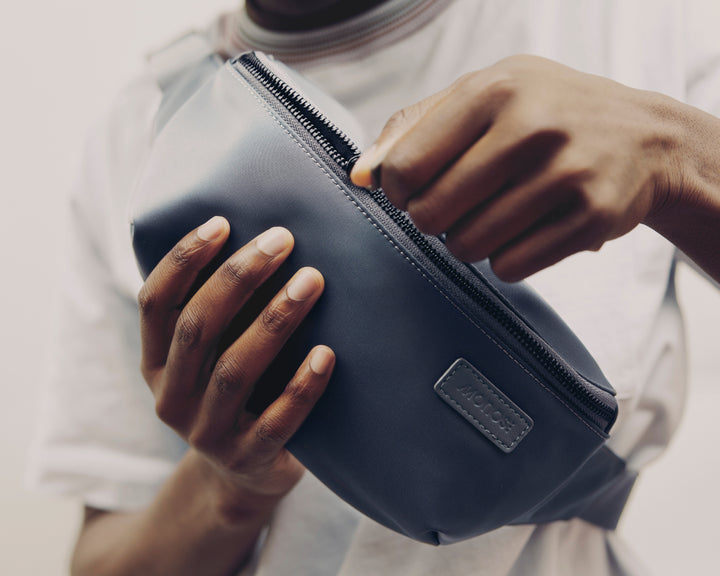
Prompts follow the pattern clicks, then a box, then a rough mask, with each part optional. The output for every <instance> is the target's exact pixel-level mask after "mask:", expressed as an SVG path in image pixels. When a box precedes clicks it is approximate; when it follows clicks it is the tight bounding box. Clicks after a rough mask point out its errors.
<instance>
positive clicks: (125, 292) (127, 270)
mask: <svg viewBox="0 0 720 576" xmlns="http://www.w3.org/2000/svg"><path fill="white" fill-rule="evenodd" d="M159 97H160V96H159V92H158V89H157V87H156V86H155V84H154V81H152V80H151V79H150V78H149V77H148V78H143V79H142V80H141V81H139V82H137V83H135V84H134V85H133V86H132V87H130V88H129V89H128V90H126V91H125V92H124V93H123V94H122V96H121V97H120V99H119V101H118V102H117V104H116V106H115V107H114V109H113V110H112V112H111V113H110V114H109V115H108V117H107V118H106V119H105V121H103V122H102V123H100V124H99V125H98V126H97V127H96V128H95V129H94V130H93V131H92V133H91V135H90V137H89V138H88V141H87V146H86V151H85V155H84V160H83V165H82V170H81V175H80V178H79V179H78V182H77V184H76V186H75V187H74V189H73V191H72V194H71V195H70V200H69V203H68V206H67V209H66V214H65V218H64V223H65V233H64V244H63V246H62V249H61V250H59V251H58V253H59V255H60V256H59V257H60V261H61V266H62V273H61V279H60V280H59V286H58V292H59V296H58V299H59V303H58V307H57V310H58V312H57V322H56V329H55V336H54V338H53V344H52V348H53V354H52V363H51V369H50V377H49V379H48V382H47V383H46V384H47V386H45V395H44V410H43V413H42V415H41V417H40V419H39V420H40V423H39V428H38V432H37V437H36V442H35V445H34V451H33V456H32V458H31V465H30V471H29V472H30V473H29V476H30V481H31V483H32V484H33V485H34V486H35V487H38V488H40V489H42V490H48V491H51V492H54V493H59V494H64V495H69V496H73V497H77V498H79V499H81V500H82V501H83V502H84V503H85V504H87V505H90V506H94V507H97V508H101V509H107V510H128V509H135V508H140V507H143V506H146V505H147V504H148V503H149V502H150V501H151V500H152V498H153V497H154V495H155V494H156V492H157V490H158V489H159V487H160V486H161V485H162V484H163V483H164V481H165V480H166V479H167V477H168V476H169V475H170V474H171V473H172V471H173V470H174V468H175V466H176V464H177V462H178V460H179V459H180V458H181V457H182V454H183V453H184V451H185V449H186V446H185V445H184V443H183V442H182V441H181V440H180V439H179V437H177V435H176V434H175V433H174V432H173V431H172V430H170V429H169V428H167V427H166V426H165V425H164V424H163V423H162V422H160V420H159V419H158V418H157V417H156V415H155V411H154V401H153V398H152V395H151V393H150V391H149V389H148V387H147V385H146V384H145V382H144V379H143V378H142V375H141V374H140V369H139V366H140V337H139V334H140V331H139V319H138V310H137V302H136V296H137V290H138V289H139V287H140V286H141V285H142V280H141V278H140V275H139V272H138V271H137V267H136V266H135V262H134V258H133V255H132V248H131V239H130V231H129V230H130V228H129V224H128V219H127V214H126V206H127V202H128V199H129V196H130V194H131V191H132V185H133V182H134V180H135V178H136V176H137V172H138V170H139V168H140V166H141V164H142V160H143V158H144V157H145V155H146V153H147V151H148V149H149V146H150V142H151V139H152V124H153V117H154V113H155V111H156V109H157V105H158V101H159Z"/></svg>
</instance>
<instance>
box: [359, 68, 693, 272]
mask: <svg viewBox="0 0 720 576" xmlns="http://www.w3.org/2000/svg"><path fill="white" fill-rule="evenodd" d="M670 100H671V99H670V98H668V97H665V96H662V95H659V94H655V93H651V92H645V91H640V90H634V89H631V88H628V87H626V86H623V85H621V84H618V83H616V82H613V81H610V80H607V79H604V78H601V77H599V76H592V75H589V74H584V73H581V72H578V71H576V70H573V69H571V68H568V67H566V66H562V65H560V64H557V63H555V62H552V61H550V60H546V59H543V58H538V57H534V56H514V57H511V58H508V59H505V60H503V61H501V62H499V63H497V64H495V65H494V66H491V67H490V68H487V69H484V70H480V71H478V72H474V73H471V74H467V75H465V76H463V77H462V78H460V79H459V80H458V81H457V82H455V83H454V84H453V85H452V86H450V87H449V88H447V89H446V90H444V91H443V92H440V93H438V94H436V95H434V96H432V97H430V98H428V99H426V100H423V101H422V102H419V103H418V104H415V105H414V106H411V107H409V108H406V109H404V110H402V111H400V112H398V113H397V114H395V115H394V116H393V117H392V118H391V119H390V120H389V121H388V123H387V124H386V125H385V128H384V129H383V132H382V133H381V135H380V136H379V138H378V140H377V141H376V142H375V144H374V145H373V146H372V147H371V148H370V149H368V150H367V151H366V153H365V154H363V156H362V157H361V158H360V159H359V160H358V162H357V163H356V165H355V167H354V168H353V171H352V174H351V176H352V180H353V182H354V183H355V184H358V185H361V186H375V187H377V186H382V188H383V190H384V192H385V194H386V195H387V197H388V198H389V199H390V201H391V202H393V204H395V205H396V206H397V207H399V208H401V209H404V210H407V211H408V213H409V214H410V216H411V218H412V219H413V221H414V222H415V224H416V225H417V226H418V228H419V229H420V230H422V231H423V232H425V233H427V234H440V233H443V232H446V233H447V239H446V242H447V246H448V248H449V249H450V250H451V251H452V252H453V253H454V254H455V255H456V256H457V257H458V258H460V259H462V260H464V261H477V260H482V259H484V258H487V257H489V258H490V262H491V264H492V266H493V269H494V270H495V272H496V273H497V274H498V276H499V277H500V278H502V279H504V280H507V281H515V280H520V279H522V278H525V277H526V276H529V275H530V274H533V273H534V272H537V271H538V270H541V269H543V268H546V267H548V266H550V265H552V264H554V263H555V262H558V261H559V260H561V259H563V258H565V257H566V256H569V255H571V254H573V253H575V252H579V251H582V250H598V249H599V248H600V247H601V246H602V245H603V243H604V242H605V241H607V240H610V239H613V238H616V237H618V236H621V235H623V234H625V233H627V232H629V231H630V230H631V229H632V228H634V227H635V226H636V225H637V224H638V223H640V222H642V221H643V219H645V218H646V217H647V216H648V215H649V214H650V213H651V212H653V211H654V210H655V209H658V208H660V207H661V206H662V204H663V202H664V201H665V200H666V198H667V196H668V195H669V194H670V193H671V188H672V184H673V182H675V181H677V180H678V178H679V169H678V165H679V163H678V161H677V156H678V154H677V149H678V142H679V141H680V138H679V137H678V135H677V131H678V128H677V127H676V126H677V125H676V123H673V121H672V117H671V111H672V109H673V107H672V105H671V104H670ZM673 102H674V101H673Z"/></svg>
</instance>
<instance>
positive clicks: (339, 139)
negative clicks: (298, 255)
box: [237, 53, 615, 428]
mask: <svg viewBox="0 0 720 576" xmlns="http://www.w3.org/2000/svg"><path fill="white" fill-rule="evenodd" d="M237 61H238V62H240V63H241V64H242V66H243V67H244V68H245V69H246V70H247V71H248V72H249V73H250V74H251V75H252V76H253V78H255V79H256V80H257V81H258V82H260V83H261V84H262V85H263V86H264V87H265V88H266V89H267V90H268V91H269V92H270V94H272V95H273V96H274V97H275V98H276V99H277V100H278V102H280V103H281V104H282V105H283V107H284V108H285V109H286V110H287V111H288V112H289V113H290V114H291V115H292V116H293V117H294V118H295V119H296V120H297V121H298V122H299V123H300V124H301V125H302V126H303V128H305V129H306V130H307V131H308V133H309V134H310V135H311V136H312V137H313V138H314V139H315V141H316V142H317V143H318V144H319V145H320V146H321V147H322V148H323V150H325V152H326V153H327V154H328V155H329V156H330V157H331V158H332V159H333V161H335V162H336V163H337V164H338V165H339V166H340V167H341V168H342V169H343V170H345V171H346V172H349V170H350V169H351V168H352V166H353V164H354V163H355V161H356V160H357V159H358V158H359V156H360V149H359V148H358V147H357V146H356V145H355V144H354V142H352V140H350V138H349V137H348V136H347V135H346V134H344V133H343V132H342V131H341V130H340V129H338V128H337V126H335V125H334V124H333V123H332V122H331V121H330V120H328V118H327V117H326V116H325V115H324V114H322V113H321V112H320V111H319V110H318V109H317V108H315V106H313V105H312V104H311V103H310V102H308V100H307V99H306V98H305V97H303V96H302V94H300V93H299V92H298V91H297V90H295V89H294V88H292V87H291V86H289V85H288V84H287V83H286V82H284V81H283V80H282V79H280V78H278V77H277V75H276V74H275V73H274V72H273V71H272V70H270V69H269V68H268V67H267V66H265V64H263V63H262V62H261V61H260V60H259V59H258V58H257V56H255V55H254V54H252V53H248V54H244V55H242V56H240V57H239V58H238V60H237ZM328 133H329V134H328ZM343 149H344V151H343ZM369 195H370V197H371V198H372V199H373V201H374V202H375V203H376V204H377V205H378V206H379V207H380V208H381V209H382V210H383V212H385V213H386V214H387V215H388V216H389V217H390V219H391V220H392V221H393V222H394V223H395V224H396V225H397V226H398V227H399V228H400V229H401V230H402V231H403V232H404V233H405V235H406V236H407V237H408V238H409V239H410V240H411V241H412V242H413V243H414V244H415V245H416V246H417V247H418V248H419V249H420V251H421V252H423V254H425V255H426V256H427V257H428V258H429V259H430V260H431V261H432V262H433V264H434V265H435V266H437V267H438V268H439V269H440V270H441V272H442V273H443V274H444V275H445V276H446V277H447V278H448V279H449V280H450V281H451V282H453V283H454V284H455V285H456V286H457V287H458V288H460V290H462V291H463V292H464V293H465V294H467V295H468V296H470V297H471V298H472V299H473V300H474V301H475V302H477V303H478V304H479V305H480V307H481V308H483V309H484V310H485V311H486V312H487V313H488V314H490V316H492V317H493V318H494V319H495V320H496V321H497V322H499V324H500V325H501V326H502V327H503V328H505V329H506V330H507V331H508V333H509V334H510V335H511V336H512V337H513V338H515V339H516V340H517V341H518V342H519V343H520V344H521V345H522V346H524V347H525V348H526V349H527V350H528V351H529V352H530V354H531V355H532V356H533V357H534V358H536V359H537V360H538V362H540V364H541V365H542V366H543V367H544V368H545V369H546V370H547V371H548V372H549V373H550V374H552V375H553V376H554V377H555V378H557V379H558V380H560V381H562V382H565V383H566V384H567V386H563V387H562V389H561V390H560V392H561V393H562V391H565V392H566V393H565V394H564V395H565V396H570V398H571V399H574V400H576V401H578V402H580V404H582V406H583V407H584V408H586V410H588V411H589V412H590V413H591V414H592V415H595V417H596V418H593V420H595V421H596V423H597V424H600V425H604V426H605V427H606V428H607V427H609V426H610V425H611V424H612V422H613V421H614V416H615V411H614V410H613V409H612V408H611V407H609V406H608V405H607V404H606V403H605V402H604V401H603V400H602V399H601V398H598V397H597V396H595V395H594V394H593V393H592V391H591V390H589V389H587V387H583V386H578V385H577V383H576V377H575V376H574V375H573V374H572V373H571V372H570V371H569V370H568V369H567V367H565V366H564V365H563V364H562V363H561V362H559V361H558V360H557V358H555V356H554V355H553V354H551V353H550V352H549V351H548V350H546V348H545V346H544V345H543V344H542V343H541V342H540V341H539V339H538V338H536V337H535V336H534V335H533V334H531V333H530V332H529V331H528V330H527V329H526V328H525V327H524V326H522V325H521V324H520V323H519V322H518V321H517V320H515V319H514V318H513V317H512V316H511V315H510V314H509V313H508V312H507V310H505V308H504V307H502V306H501V305H500V304H498V303H497V302H496V301H495V300H494V299H493V298H491V297H489V296H488V295H487V294H485V293H484V292H483V291H481V290H479V289H478V288H477V287H476V286H474V285H473V284H472V283H470V282H469V281H468V280H467V279H466V278H465V277H463V276H462V275H461V274H460V273H459V272H458V271H457V270H456V268H455V267H454V266H453V264H452V263H450V262H448V260H447V258H445V257H444V256H443V255H442V254H440V253H439V252H438V251H437V250H436V249H435V248H434V247H433V246H432V245H431V244H430V242H428V240H427V239H426V238H425V236H424V235H423V233H422V232H420V230H418V229H417V227H416V226H415V225H414V224H413V223H412V221H411V220H410V219H409V218H408V217H407V216H406V215H405V214H404V213H403V212H402V211H401V210H400V209H398V208H396V207H395V206H394V205H393V204H391V203H390V201H389V200H388V199H387V197H386V196H385V194H384V193H383V192H382V189H377V190H374V191H372V192H370V193H369ZM588 416H590V417H591V418H592V416H591V415H590V414H588ZM597 418H600V419H602V422H598V421H597Z"/></svg>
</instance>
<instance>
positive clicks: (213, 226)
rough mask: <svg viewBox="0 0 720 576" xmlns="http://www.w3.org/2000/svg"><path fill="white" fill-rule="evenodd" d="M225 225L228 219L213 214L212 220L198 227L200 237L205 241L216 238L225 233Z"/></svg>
mask: <svg viewBox="0 0 720 576" xmlns="http://www.w3.org/2000/svg"><path fill="white" fill-rule="evenodd" d="M225 226H227V220H225V218H223V217H222V216H213V217H212V218H210V220H208V221H207V222H205V224H203V225H202V226H200V228H198V231H197V235H198V238H200V240H203V241H205V242H209V241H210V240H215V238H217V237H218V236H220V234H222V233H223V231H224V230H225Z"/></svg>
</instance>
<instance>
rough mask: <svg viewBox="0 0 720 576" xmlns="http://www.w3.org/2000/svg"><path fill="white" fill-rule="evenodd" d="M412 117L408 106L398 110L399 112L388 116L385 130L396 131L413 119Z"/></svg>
mask: <svg viewBox="0 0 720 576" xmlns="http://www.w3.org/2000/svg"><path fill="white" fill-rule="evenodd" d="M410 117H411V114H410V111H409V110H408V109H407V108H403V109H401V110H398V111H397V112H395V113H394V114H392V116H390V118H388V120H387V122H385V126H384V128H383V132H389V133H393V132H395V131H396V130H398V129H400V128H402V127H403V126H405V124H406V123H407V122H408V121H409V120H410V119H411V118H410Z"/></svg>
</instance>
